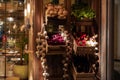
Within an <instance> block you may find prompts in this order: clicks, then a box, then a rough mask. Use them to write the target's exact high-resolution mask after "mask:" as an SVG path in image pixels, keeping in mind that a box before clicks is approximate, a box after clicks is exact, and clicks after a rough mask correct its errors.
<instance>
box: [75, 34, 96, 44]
mask: <svg viewBox="0 0 120 80" xmlns="http://www.w3.org/2000/svg"><path fill="white" fill-rule="evenodd" d="M97 37H98V36H97V35H93V36H92V37H89V36H88V35H87V34H82V35H80V37H78V38H76V43H77V45H78V46H96V45H97V44H98V43H97V41H96V38H97Z"/></svg>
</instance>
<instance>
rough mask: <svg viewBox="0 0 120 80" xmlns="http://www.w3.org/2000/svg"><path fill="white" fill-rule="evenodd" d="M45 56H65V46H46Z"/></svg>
mask: <svg viewBox="0 0 120 80" xmlns="http://www.w3.org/2000/svg"><path fill="white" fill-rule="evenodd" d="M46 48H47V49H46V50H47V55H54V54H55V55H56V54H65V52H66V45H48V44H47V46H46Z"/></svg>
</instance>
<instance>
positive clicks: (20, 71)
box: [13, 30, 28, 79]
mask: <svg viewBox="0 0 120 80" xmlns="http://www.w3.org/2000/svg"><path fill="white" fill-rule="evenodd" d="M17 36H19V37H18V39H17V42H16V47H17V48H18V49H19V53H20V60H19V61H17V62H16V63H15V65H14V69H13V71H14V74H15V75H16V76H19V77H20V78H21V79H27V78H28V53H26V52H25V51H24V49H25V46H26V44H28V36H27V34H26V30H22V31H19V33H18V34H17Z"/></svg>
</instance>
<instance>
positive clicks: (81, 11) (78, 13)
mask: <svg viewBox="0 0 120 80" xmlns="http://www.w3.org/2000/svg"><path fill="white" fill-rule="evenodd" d="M71 15H72V16H74V17H75V18H77V19H78V20H81V19H83V18H88V19H93V18H95V17H96V15H95V11H94V10H93V9H91V8H90V7H89V6H85V4H84V5H73V6H72V12H71Z"/></svg>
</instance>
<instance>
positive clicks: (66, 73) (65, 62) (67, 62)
mask: <svg viewBox="0 0 120 80" xmlns="http://www.w3.org/2000/svg"><path fill="white" fill-rule="evenodd" d="M65 34H66V54H65V55H64V60H63V61H62V63H63V71H64V74H63V78H64V80H70V76H69V73H70V72H69V71H70V69H69V65H70V60H71V59H70V58H71V56H70V55H71V53H72V41H71V39H70V35H69V34H68V32H65Z"/></svg>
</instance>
